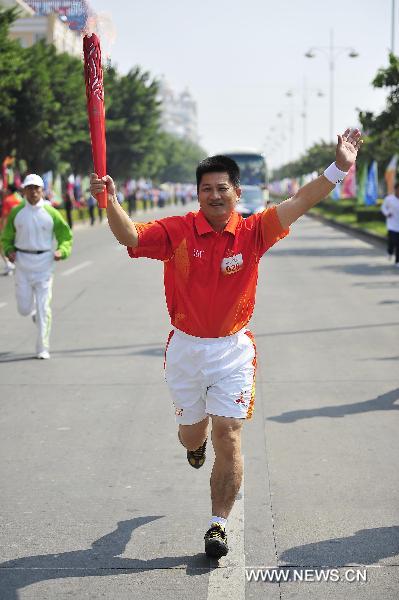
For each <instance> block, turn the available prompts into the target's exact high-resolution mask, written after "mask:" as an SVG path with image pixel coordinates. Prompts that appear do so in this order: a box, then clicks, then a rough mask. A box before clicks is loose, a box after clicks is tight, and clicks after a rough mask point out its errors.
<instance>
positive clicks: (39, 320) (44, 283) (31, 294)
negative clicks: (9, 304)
mask: <svg viewBox="0 0 399 600" xmlns="http://www.w3.org/2000/svg"><path fill="white" fill-rule="evenodd" d="M52 287H53V269H47V270H45V271H25V270H24V269H21V268H20V267H18V265H17V268H16V270H15V294H16V298H17V307H18V312H19V313H20V314H21V315H24V316H25V315H30V314H32V312H33V311H34V310H35V309H36V326H37V341H36V352H37V353H39V352H43V351H45V350H47V351H49V338H50V329H51V296H52Z"/></svg>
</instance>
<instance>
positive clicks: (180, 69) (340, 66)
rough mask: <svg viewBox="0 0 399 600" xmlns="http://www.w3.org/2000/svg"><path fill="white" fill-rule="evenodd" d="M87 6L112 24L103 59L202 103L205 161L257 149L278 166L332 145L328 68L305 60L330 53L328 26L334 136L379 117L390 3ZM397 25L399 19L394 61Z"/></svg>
mask: <svg viewBox="0 0 399 600" xmlns="http://www.w3.org/2000/svg"><path fill="white" fill-rule="evenodd" d="M90 4H91V6H92V8H93V9H94V10H95V11H96V12H98V13H100V14H101V15H102V17H103V19H104V22H105V23H106V24H107V25H106V27H105V28H104V29H105V30H106V31H107V35H105V32H104V34H103V35H102V45H103V52H104V53H105V54H109V56H110V57H111V60H112V62H113V63H116V65H117V67H118V69H119V70H120V71H121V72H127V71H128V70H129V69H130V68H132V67H133V66H135V65H137V64H138V65H140V66H141V67H142V68H143V69H145V70H148V71H150V73H151V74H152V75H153V76H154V77H160V76H162V75H163V76H165V78H166V79H167V80H168V81H169V83H170V84H171V86H172V87H173V88H174V89H175V90H176V91H178V92H179V91H182V90H183V89H184V88H185V87H188V88H189V90H190V91H191V93H192V94H193V96H194V98H195V100H196V101H197V104H198V124H199V134H200V138H201V144H202V145H203V146H204V148H205V149H206V150H207V151H208V152H209V153H213V152H217V151H221V150H226V149H228V148H232V147H234V148H237V147H253V148H261V149H263V150H265V152H266V153H267V156H268V162H269V164H270V165H271V166H272V167H275V166H278V165H279V164H281V163H282V162H287V160H288V159H289V158H296V157H298V156H299V155H300V154H301V153H302V152H303V149H304V145H305V140H306V141H307V146H309V145H311V144H312V143H314V142H315V141H319V140H321V139H325V140H327V139H328V138H329V114H330V108H329V90H330V87H329V68H328V59H327V56H325V55H324V54H323V53H322V52H321V51H318V52H317V53H316V57H315V58H313V59H307V58H305V57H304V54H305V52H306V51H307V50H308V49H309V48H310V47H325V46H328V45H329V36H330V29H331V28H332V27H333V28H334V44H335V46H336V54H337V56H336V58H335V79H334V81H335V85H334V88H335V100H334V115H335V120H334V125H335V127H334V129H335V131H337V132H338V131H341V130H344V129H345V128H346V127H347V126H351V125H353V126H355V125H356V124H357V111H356V108H361V109H363V110H373V111H380V110H381V109H382V108H383V106H384V102H385V93H383V92H382V91H381V90H374V89H373V88H372V86H371V85H370V84H371V80H372V79H373V77H374V76H375V74H376V72H377V69H378V68H380V67H383V66H386V64H387V58H388V51H389V48H390V45H391V9H392V0H351V1H350V2H349V1H348V0H334V2H331V0H329V1H327V0H297V1H294V0H291V1H289V0H280V2H276V1H273V2H272V1H271V0H245V2H244V1H242V0H229V1H227V0H201V2H198V0H196V1H195V2H194V0H168V1H163V0H134V1H133V2H122V0H113V2H112V4H111V3H110V2H109V1H107V0H90ZM396 4H397V5H398V2H396ZM111 6H112V8H111ZM398 12H399V10H398V6H397V13H398ZM398 23H399V17H398V15H396V24H397V26H396V53H397V54H398V53H399V26H398ZM338 47H353V48H354V49H355V50H356V51H357V52H358V53H359V57H358V58H355V59H353V58H352V59H351V58H349V57H348V56H347V52H346V51H342V52H340V51H339V48H338ZM339 52H340V53H339ZM338 54H339V55H338ZM305 85H306V89H307V92H306V93H304V86H305ZM289 90H291V91H292V96H291V97H287V95H286V93H287V92H288V91H289ZM319 90H320V91H321V92H322V93H323V94H324V96H323V97H319V96H318V95H317V92H318V91H319ZM304 97H305V98H306V99H307V111H306V113H307V118H306V121H305V123H306V136H305V135H304V128H303V125H304V120H303V118H302V117H301V113H302V112H303V101H304ZM280 113H281V116H280V117H278V116H277V115H278V114H280ZM291 125H292V127H290V126H291ZM291 132H292V133H291Z"/></svg>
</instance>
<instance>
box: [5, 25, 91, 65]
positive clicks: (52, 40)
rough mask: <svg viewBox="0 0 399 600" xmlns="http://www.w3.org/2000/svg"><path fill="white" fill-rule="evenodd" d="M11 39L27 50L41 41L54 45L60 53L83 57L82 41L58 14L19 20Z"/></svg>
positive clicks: (12, 28) (13, 29) (14, 26)
mask: <svg viewBox="0 0 399 600" xmlns="http://www.w3.org/2000/svg"><path fill="white" fill-rule="evenodd" d="M10 37H11V38H12V39H14V40H18V41H19V43H20V44H21V46H22V47H24V48H27V47H28V46H32V45H33V44H35V43H36V42H38V41H40V40H45V41H46V42H47V43H48V44H54V46H55V47H56V49H57V51H58V52H66V53H67V54H70V55H71V56H76V57H80V56H81V55H82V39H81V37H80V35H79V34H78V33H77V32H76V31H72V30H71V29H69V27H68V25H67V24H66V23H65V21H63V20H62V19H61V17H60V16H59V15H57V14H51V15H47V16H45V17H44V16H43V17H41V16H39V15H37V16H33V17H27V18H24V19H17V20H16V21H15V23H13V24H12V25H11V27H10Z"/></svg>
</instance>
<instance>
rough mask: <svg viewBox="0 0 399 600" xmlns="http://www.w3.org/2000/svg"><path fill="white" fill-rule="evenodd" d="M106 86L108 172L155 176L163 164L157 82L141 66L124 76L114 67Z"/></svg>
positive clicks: (122, 177)
mask: <svg viewBox="0 0 399 600" xmlns="http://www.w3.org/2000/svg"><path fill="white" fill-rule="evenodd" d="M104 85H105V100H106V130H107V169H108V171H109V172H110V173H111V174H112V175H113V177H115V178H117V179H124V178H126V177H139V176H140V175H146V176H153V175H155V174H156V173H157V171H158V169H159V167H160V166H161V165H162V157H161V155H160V153H159V141H158V136H159V116H160V108H159V103H158V101H157V91H158V88H157V84H156V82H155V81H154V80H151V79H150V76H149V74H148V73H146V72H142V71H141V70H140V68H139V67H135V68H134V69H132V70H131V71H129V73H127V75H123V76H120V75H118V73H117V72H116V70H115V69H114V68H112V67H111V68H109V69H108V70H107V71H106V73H105V78H104Z"/></svg>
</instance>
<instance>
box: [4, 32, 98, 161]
mask: <svg viewBox="0 0 399 600" xmlns="http://www.w3.org/2000/svg"><path fill="white" fill-rule="evenodd" d="M25 64H26V67H27V69H28V71H29V73H30V77H29V80H26V81H25V82H24V84H23V86H22V88H21V90H20V92H19V94H18V96H17V101H16V104H15V117H16V122H15V127H14V130H13V132H12V140H13V143H14V145H15V148H16V151H17V154H18V155H19V156H21V157H23V158H25V160H26V161H27V163H28V169H29V170H32V171H38V172H43V171H46V170H48V169H54V170H56V171H57V170H58V167H59V164H60V163H61V162H66V163H70V164H72V163H73V162H74V151H73V150H74V145H75V144H79V143H82V142H83V141H85V142H86V143H87V144H88V142H89V138H88V133H87V117H86V110H85V92H84V85H83V83H82V77H83V75H82V64H81V61H80V60H79V59H77V58H74V57H72V56H69V55H68V54H65V53H63V54H58V53H57V51H56V49H55V47H54V46H53V45H48V44H46V43H45V42H43V41H40V42H38V43H37V44H34V45H33V46H31V47H30V48H27V49H26V50H25ZM75 160H76V159H75ZM81 166H83V165H81ZM87 166H88V163H87Z"/></svg>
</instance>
